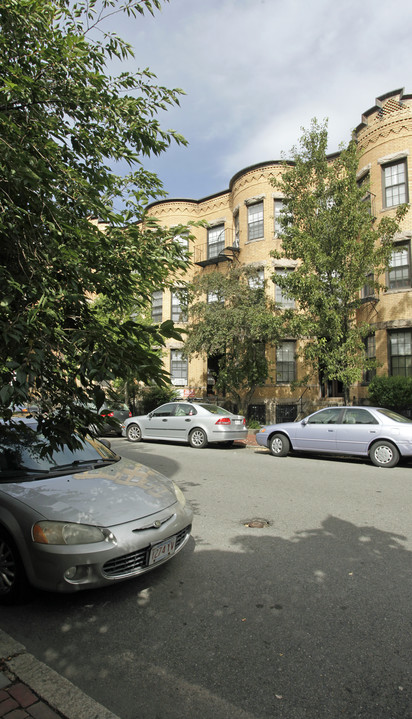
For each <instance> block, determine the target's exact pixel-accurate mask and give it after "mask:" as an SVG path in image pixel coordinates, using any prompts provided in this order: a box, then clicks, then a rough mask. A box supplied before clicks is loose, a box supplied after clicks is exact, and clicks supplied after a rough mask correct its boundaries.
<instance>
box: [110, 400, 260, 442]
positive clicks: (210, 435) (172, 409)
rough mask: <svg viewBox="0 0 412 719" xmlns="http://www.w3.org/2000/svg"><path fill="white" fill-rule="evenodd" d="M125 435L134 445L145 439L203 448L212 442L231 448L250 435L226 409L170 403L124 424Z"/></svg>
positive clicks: (201, 404)
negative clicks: (237, 440) (182, 443)
mask: <svg viewBox="0 0 412 719" xmlns="http://www.w3.org/2000/svg"><path fill="white" fill-rule="evenodd" d="M122 434H123V436H124V437H127V439H128V440H129V441H130V442H140V440H142V439H155V440H172V441H175V442H188V443H189V444H190V446H191V447H195V448H196V449H201V448H202V447H206V446H207V444H208V443H209V442H223V443H225V444H226V445H227V446H230V445H231V444H233V442H234V440H235V439H245V438H246V436H247V428H246V420H245V418H244V417H242V415H240V414H232V413H231V412H228V411H227V409H223V407H218V405H216V404H207V403H206V402H205V403H203V402H201V403H198V402H179V401H178V402H167V403H166V404H162V405H161V406H160V407H157V408H156V409H155V410H153V412H149V414H145V415H141V416H139V417H131V418H130V419H127V420H126V421H125V422H123V425H122Z"/></svg>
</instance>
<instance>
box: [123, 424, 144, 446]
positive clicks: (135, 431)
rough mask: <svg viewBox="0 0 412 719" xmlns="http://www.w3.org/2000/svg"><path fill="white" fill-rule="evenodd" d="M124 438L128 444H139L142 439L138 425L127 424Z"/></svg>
mask: <svg viewBox="0 0 412 719" xmlns="http://www.w3.org/2000/svg"><path fill="white" fill-rule="evenodd" d="M126 437H127V439H128V440H129V442H140V441H141V439H142V430H141V429H140V427H139V425H138V424H135V423H134V422H133V423H132V424H129V426H128V427H127V429H126Z"/></svg>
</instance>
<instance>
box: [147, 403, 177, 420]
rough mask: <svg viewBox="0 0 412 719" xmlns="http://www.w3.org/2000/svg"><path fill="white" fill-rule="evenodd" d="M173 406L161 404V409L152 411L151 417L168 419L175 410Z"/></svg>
mask: <svg viewBox="0 0 412 719" xmlns="http://www.w3.org/2000/svg"><path fill="white" fill-rule="evenodd" d="M175 406H176V405H174V404H172V403H170V404H162V406H161V407H158V408H157V409H155V410H153V412H152V413H151V416H152V417H170V416H171V415H172V414H174V410H175Z"/></svg>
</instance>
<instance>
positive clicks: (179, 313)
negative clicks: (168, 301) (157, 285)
mask: <svg viewBox="0 0 412 719" xmlns="http://www.w3.org/2000/svg"><path fill="white" fill-rule="evenodd" d="M185 295H186V291H185V290H184V289H183V288H182V289H181V290H176V291H175V292H172V320H173V322H187V312H186V308H185V307H182V304H184V302H185Z"/></svg>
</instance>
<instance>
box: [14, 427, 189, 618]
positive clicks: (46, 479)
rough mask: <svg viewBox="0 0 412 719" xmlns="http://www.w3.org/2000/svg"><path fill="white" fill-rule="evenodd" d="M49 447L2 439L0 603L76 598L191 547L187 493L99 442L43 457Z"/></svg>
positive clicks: (31, 434) (31, 439)
mask: <svg viewBox="0 0 412 719" xmlns="http://www.w3.org/2000/svg"><path fill="white" fill-rule="evenodd" d="M42 448H43V449H44V441H42V438H41V437H39V435H38V434H37V433H36V432H35V431H34V429H33V428H30V427H28V428H27V434H26V436H25V437H23V438H22V437H21V436H18V437H17V436H16V433H15V432H13V431H12V430H9V429H8V428H6V427H5V426H3V427H2V428H1V437H0V602H2V603H5V604H6V603H7V604H12V603H14V602H16V601H18V600H19V599H20V598H21V597H22V596H23V595H24V594H25V593H26V592H27V587H28V585H30V584H31V585H33V586H35V587H39V588H41V589H46V590H52V591H59V592H74V591H76V590H79V589H89V588H91V587H100V586H104V585H109V584H114V583H116V582H119V581H123V580H125V579H129V578H131V577H135V576H137V575H139V574H142V573H143V572H147V571H149V570H151V569H153V568H155V567H158V566H159V565H160V564H162V563H163V562H166V561H167V560H169V559H170V558H171V557H173V556H174V555H175V554H176V553H177V552H179V551H180V550H181V549H182V548H183V547H184V546H185V544H186V543H187V541H188V539H189V536H190V531H191V524H192V517H193V513H192V510H191V509H190V507H189V506H187V505H186V502H185V498H184V496H183V493H182V491H181V490H180V489H179V487H178V486H177V485H176V484H174V482H172V481H171V480H169V479H167V478H166V477H164V476H163V475H161V474H159V473H158V472H155V471H154V470H152V469H149V468H148V467H145V466H144V465H142V464H139V463H137V462H132V461H129V460H126V459H122V458H121V457H119V456H118V455H117V454H115V453H114V452H112V451H111V450H110V449H109V448H108V447H106V446H105V445H104V444H102V443H101V442H100V441H99V440H97V439H92V438H90V439H88V440H85V441H84V442H83V444H82V447H81V448H80V449H77V450H75V451H70V450H69V449H68V448H67V447H63V448H62V449H61V450H59V451H55V452H53V453H52V454H46V455H44V454H43V453H42V451H41V450H42Z"/></svg>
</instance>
